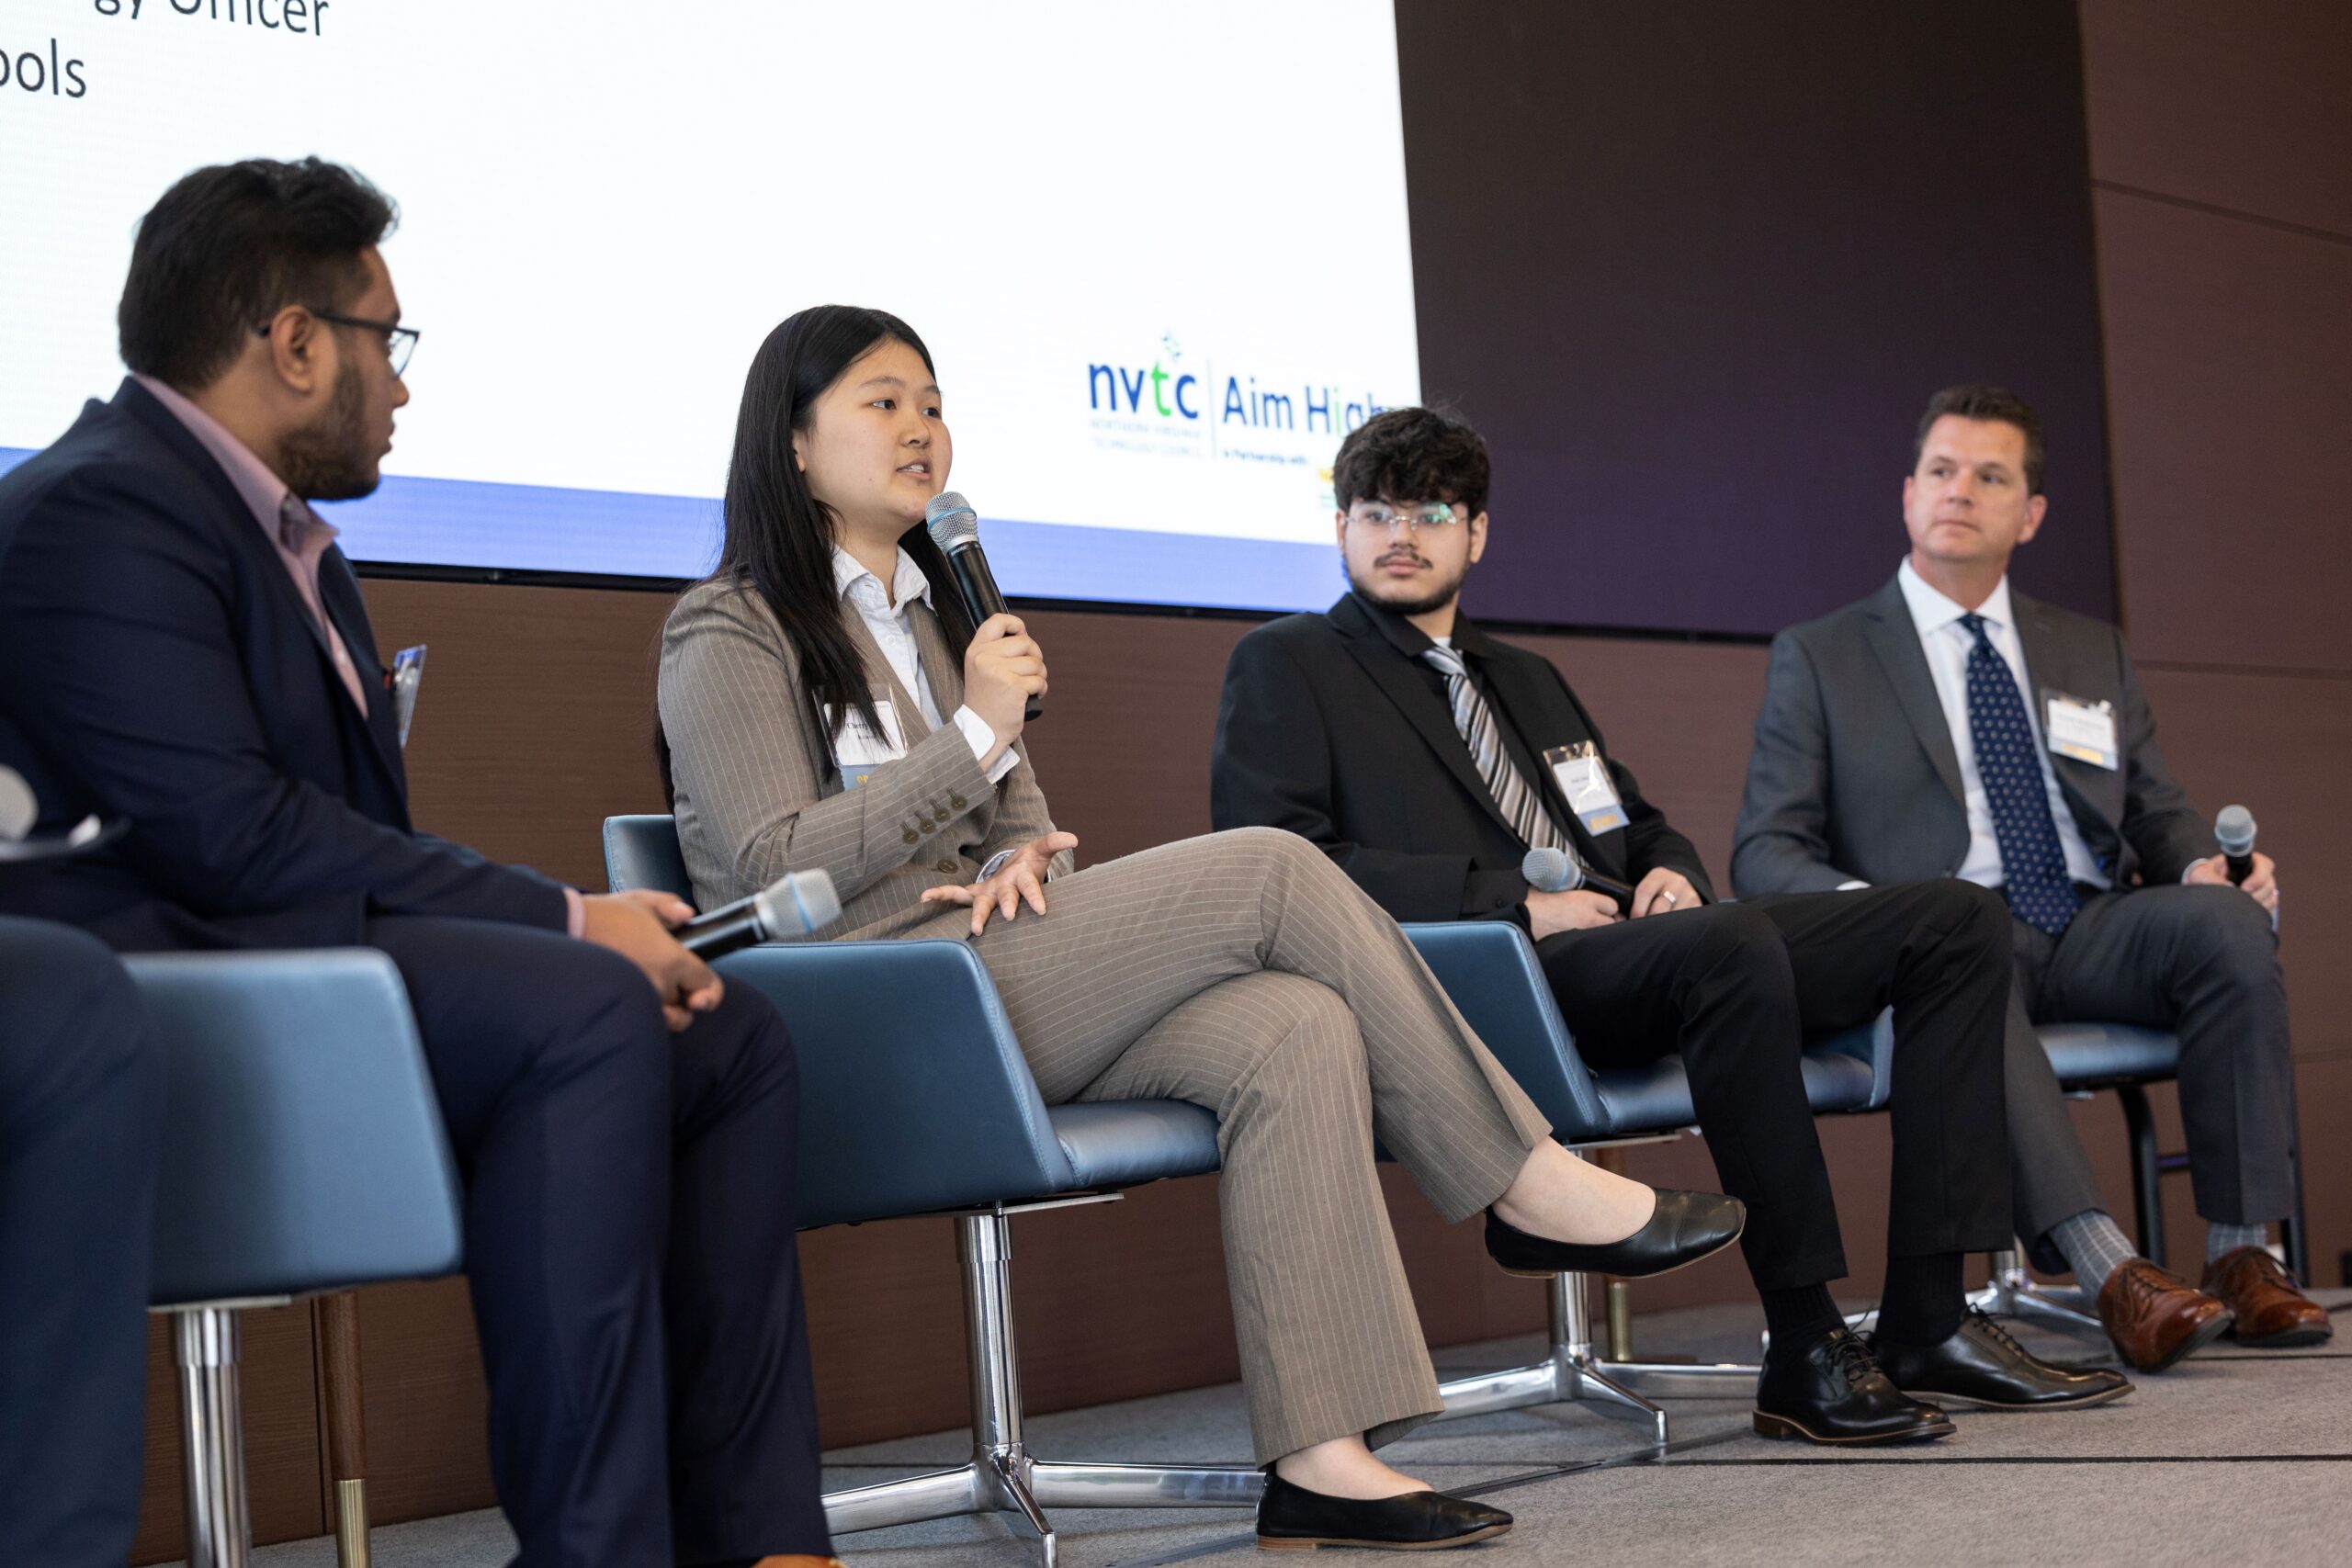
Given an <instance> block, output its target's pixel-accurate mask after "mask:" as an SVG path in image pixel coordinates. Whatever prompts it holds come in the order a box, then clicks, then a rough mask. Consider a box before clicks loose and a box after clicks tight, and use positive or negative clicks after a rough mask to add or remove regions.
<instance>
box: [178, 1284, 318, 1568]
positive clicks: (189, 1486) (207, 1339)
mask: <svg viewBox="0 0 2352 1568" xmlns="http://www.w3.org/2000/svg"><path fill="white" fill-rule="evenodd" d="M287 1300H288V1298H287V1297H284V1296H267V1297H260V1298H256V1299H254V1300H251V1301H226V1302H201V1303H194V1304H191V1305H187V1306H176V1307H172V1308H169V1309H166V1310H167V1314H168V1315H169V1316H170V1318H171V1320H172V1348H173V1352H174V1357H173V1359H175V1360H176V1361H177V1362H178V1363H179V1384H180V1450H181V1460H182V1478H183V1480H184V1482H185V1483H186V1490H187V1499H186V1500H187V1568H247V1564H248V1563H249V1562H251V1560H252V1556H253V1549H254V1532H253V1510H252V1506H251V1504H250V1502H249V1500H248V1498H247V1496H246V1494H245V1438H244V1431H245V1406H244V1388H243V1359H244V1340H243V1333H242V1332H241V1330H240V1326H239V1320H238V1315H237V1314H238V1313H239V1312H240V1311H241V1310H242V1309H243V1308H245V1307H264V1306H284V1305H285V1304H286V1303H287Z"/></svg>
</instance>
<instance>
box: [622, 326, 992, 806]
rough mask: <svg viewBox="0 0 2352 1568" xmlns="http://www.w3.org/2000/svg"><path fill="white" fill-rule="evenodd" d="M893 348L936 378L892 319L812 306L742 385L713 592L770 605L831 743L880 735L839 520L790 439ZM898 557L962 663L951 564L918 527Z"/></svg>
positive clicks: (772, 342)
mask: <svg viewBox="0 0 2352 1568" xmlns="http://www.w3.org/2000/svg"><path fill="white" fill-rule="evenodd" d="M893 339H895V340H896V341H898V342H899V343H903V344H906V345H907V346H908V347H909V348H911V349H913V350H914V351H915V353H917V354H918V355H922V363H923V368H925V369H926V370H931V371H932V372H933V374H934V375H936V374H937V371H936V369H935V368H934V367H933V365H932V362H931V350H929V349H928V348H925V347H924V346H923V342H922V338H920V337H918V336H916V335H915V330H914V329H913V328H912V327H910V326H909V325H907V323H906V322H904V321H900V320H899V318H898V317H896V316H893V315H891V314H890V313H889V312H888V311H886V310H866V309H865V308H863V307H861V306H856V305H816V306H812V307H810V308H809V309H808V310H801V311H797V312H796V313H794V314H793V315H790V316H787V317H786V318H785V319H784V321H783V322H782V323H781V324H779V325H778V326H777V327H776V329H775V331H774V332H772V333H768V335H767V341H766V342H764V343H763V344H760V351H759V353H757V354H755V355H752V368H751V372H750V374H748V375H746V376H745V377H744V378H743V403H742V408H741V411H740V412H738V414H737V415H736V419H735V450H734V455H733V457H731V458H730V459H729V462H728V465H727V499H726V535H725V540H724V542H723V543H722V544H721V546H720V547H719V553H718V567H717V568H716V569H714V570H713V571H712V572H711V575H710V578H709V580H708V581H726V582H734V583H740V584H742V585H743V586H746V587H749V588H750V589H752V591H753V592H756V593H758V594H759V596H760V597H761V598H762V599H763V600H764V601H766V603H767V606H768V608H769V609H770V610H772V611H774V612H775V618H776V622H777V624H778V625H779V626H783V628H784V635H785V636H786V637H788V638H790V639H791V642H792V649H793V652H794V653H795V654H796V655H797V656H798V658H799V660H800V676H801V684H802V688H803V692H804V694H805V695H806V697H807V700H808V702H809V705H810V707H811V709H812V711H813V712H814V713H815V715H816V716H817V722H818V724H819V726H820V728H823V727H824V723H825V717H824V716H825V713H826V711H827V710H828V709H831V713H832V725H831V734H836V735H837V734H839V733H840V732H841V728H842V725H843V724H845V723H847V722H848V719H849V716H850V714H851V713H852V712H853V711H854V712H856V713H858V714H861V715H863V716H865V721H866V723H867V724H868V725H870V726H873V727H874V728H876V729H877V730H878V729H879V728H880V717H879V716H878V715H877V714H876V711H875V707H874V693H873V691H872V689H871V688H870V687H868V686H867V684H866V681H865V665H864V664H863V662H861V661H860V660H859V659H858V656H857V645H856V644H854V643H853V642H852V641H851V640H850V635H849V628H848V626H846V625H845V624H844V623H843V621H842V606H841V596H840V594H839V593H838V592H836V591H835V589H834V587H833V525H834V523H835V521H836V518H835V516H834V513H833V509H832V508H831V506H829V505H827V504H826V503H825V502H822V501H820V500H819V499H817V497H816V496H815V495H814V494H813V493H812V492H811V491H809V479H808V476H807V475H805V474H803V473H802V472H801V471H800V465H799V464H798V463H797V462H796V461H794V459H793V455H792V437H793V434H794V433H795V432H803V433H805V432H806V431H807V430H808V429H809V421H810V419H811V418H812V417H813V415H814V413H815V409H816V403H817V400H818V399H819V398H820V397H821V396H823V395H824V392H825V389H827V388H829V387H831V385H832V384H833V383H834V382H836V381H838V380H840V379H841V378H842V372H843V371H845V370H847V369H848V368H849V367H850V366H852V365H853V364H854V363H855V362H856V361H857V360H859V359H860V358H862V357H864V356H865V354H866V353H868V352H869V351H870V350H872V349H873V348H875V347H876V345H877V344H882V343H885V342H888V341H890V340H893ZM899 548H900V549H903V550H905V551H906V552H907V554H908V555H910V556H911V557H912V558H914V562H915V564H916V565H917V566H919V567H921V568H922V574H923V576H924V577H926V578H928V579H929V580H930V581H931V587H932V594H931V597H932V604H933V608H934V609H935V610H936V611H937V613H938V615H939V619H940V624H941V626H942V628H943V629H944V631H945V632H946V634H947V642H948V646H949V648H950V649H952V650H953V651H954V653H955V655H956V658H957V659H959V660H960V659H961V658H963V656H964V649H965V648H966V647H967V645H968V644H969V643H970V642H971V640H972V631H973V627H972V626H971V624H970V621H969V619H968V618H967V616H966V615H965V614H964V608H963V601H962V600H961V599H960V598H958V597H957V596H956V580H955V578H954V577H953V576H952V575H951V574H950V572H949V570H948V568H947V558H946V557H945V556H944V555H942V554H941V553H940V549H939V547H938V546H937V545H935V544H933V543H932V540H931V536H930V534H929V533H927V532H926V531H925V530H924V529H923V527H922V525H921V524H917V525H915V526H913V527H911V528H910V529H908V530H907V532H906V533H905V534H904V535H902V536H900V537H899ZM655 739H656V741H657V749H658V750H659V751H660V753H661V761H662V784H663V786H664V788H665V789H667V788H668V786H669V784H670V767H669V761H670V759H669V746H668V743H667V738H666V737H662V736H661V735H659V734H658V733H657V735H656V737H655Z"/></svg>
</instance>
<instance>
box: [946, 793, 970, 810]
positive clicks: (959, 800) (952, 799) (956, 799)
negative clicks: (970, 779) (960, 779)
mask: <svg viewBox="0 0 2352 1568" xmlns="http://www.w3.org/2000/svg"><path fill="white" fill-rule="evenodd" d="M947 804H948V805H950V806H952V807H955V808H956V810H958V811H961V810H963V809H964V807H967V806H968V805H970V804H971V802H969V801H967V800H966V799H965V798H964V797H963V796H962V795H949V796H948V797H947Z"/></svg>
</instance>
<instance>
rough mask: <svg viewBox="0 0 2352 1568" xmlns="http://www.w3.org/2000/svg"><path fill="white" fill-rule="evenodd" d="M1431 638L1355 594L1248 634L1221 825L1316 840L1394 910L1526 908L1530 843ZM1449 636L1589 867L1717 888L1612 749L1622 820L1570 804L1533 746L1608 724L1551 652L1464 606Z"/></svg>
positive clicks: (1229, 733) (1215, 760)
mask: <svg viewBox="0 0 2352 1568" xmlns="http://www.w3.org/2000/svg"><path fill="white" fill-rule="evenodd" d="M1429 646H1430V639H1429V638H1428V637H1424V636H1422V635H1421V633H1420V631H1419V629H1418V628H1416V627H1415V626H1413V625H1412V624H1411V623H1410V622H1408V621H1407V620H1405V619H1404V618H1403V617H1401V616H1398V615H1391V614H1389V613H1388V612H1387V611H1385V610H1383V609H1380V608H1379V607H1377V606H1375V605H1373V604H1368V603H1367V602H1365V601H1364V600H1363V599H1362V598H1361V597H1359V596H1357V595H1355V594H1352V593H1351V594H1349V595H1348V596H1347V597H1346V598H1344V599H1341V600H1340V602H1339V603H1338V604H1334V605H1332V606H1331V608H1330V609H1329V610H1328V611H1326V612H1325V613H1324V614H1322V615H1285V616H1283V618H1282V619H1280V620H1277V621H1270V622H1268V623H1267V624H1266V625H1264V626H1260V627H1258V628H1257V629H1256V630H1255V631H1252V632H1251V633H1250V635H1249V636H1247V637H1243V638H1242V639H1241V641H1240V642H1239V644H1238V645H1237V646H1236V647H1235V649H1234V650H1233V657H1232V659H1231V660H1228V661H1227V664H1226V669H1225V693H1224V696H1223V698H1222V700H1221V701H1220V702H1219V704H1218V706H1217V721H1216V750H1215V751H1214V752H1213V754H1212V758H1211V761H1210V778H1209V816H1210V819H1211V821H1212V822H1213V823H1214V824H1215V825H1216V827H1218V828H1220V829H1225V828H1244V827H1252V826H1255V827H1269V828H1286V829H1289V830H1290V831H1292V832H1294V833H1296V834H1298V835H1300V836H1301V837H1303V838H1306V839H1309V840H1313V841H1314V842H1315V843H1317V844H1318V845H1320V846H1321V847H1322V849H1323V850H1324V852H1326V853H1328V854H1329V855H1330V857H1331V858H1332V859H1333V860H1334V861H1336V862H1338V863H1339V864H1340V868H1341V869H1342V870H1344V871H1346V872H1347V874H1349V875H1350V876H1351V877H1353V878H1354V879H1355V881H1356V884H1357V885H1358V886H1361V887H1363V890H1364V891H1365V892H1367V893H1369V894H1371V895H1372V896H1373V897H1374V898H1375V899H1377V900H1378V901H1379V903H1380V906H1381V908H1385V909H1386V910H1387V911H1388V912H1389V914H1390V915H1392V916H1394V917H1395V918H1396V919H1399V920H1452V919H1464V918H1468V919H1498V918H1500V919H1517V920H1519V921H1520V922H1521V923H1522V924H1524V923H1525V921H1526V918H1527V911H1526V898H1527V891H1528V889H1527V881H1526V879H1525V878H1524V877H1522V876H1521V874H1520V870H1519V865H1520V861H1521V858H1522V857H1523V856H1524V855H1525V854H1526V852H1527V846H1526V845H1525V844H1524V843H1523V842H1521V840H1520V838H1519V835H1518V834H1517V833H1516V832H1515V831H1513V829H1511V827H1510V824H1509V823H1508V822H1506V821H1504V820H1503V817H1502V814H1501V813H1500V812H1499V811H1498V810H1497V809H1496V807H1495V803H1494V797H1493V796H1492V795H1489V794H1488V793H1487V786H1486V782H1485V781H1484V780H1483V779H1481V778H1479V776H1478V771H1477V769H1476V766H1475V765H1474V764H1473V763H1472V761H1471V760H1470V751H1469V749H1468V748H1467V747H1465V746H1464V744H1463V743H1462V737H1461V734H1460V732H1459V731H1457V730H1456V729H1455V728H1454V727H1453V711H1452V710H1451V709H1450V708H1449V707H1448V706H1447V705H1446V700H1445V688H1444V682H1443V679H1442V677H1441V676H1438V675H1437V674H1436V673H1435V671H1432V670H1431V669H1430V666H1429V665H1428V664H1426V663H1424V662H1423V661H1422V660H1421V657H1420V655H1421V651H1422V650H1423V649H1427V648H1428V647H1429ZM1453 646H1454V648H1455V649H1458V650H1459V651H1460V652H1461V654H1462V656H1463V660H1464V662H1465V663H1466V664H1467V665H1468V666H1469V668H1470V671H1471V674H1472V676H1473V678H1474V679H1476V681H1477V682H1478V684H1479V687H1480V689H1481V690H1482V691H1483V692H1484V693H1485V694H1486V695H1487V702H1488V703H1489V705H1492V706H1493V708H1494V709H1495V712H1496V716H1497V717H1498V720H1499V721H1500V723H1501V728H1502V729H1503V732H1504V739H1505V741H1506V743H1507V744H1508V745H1509V746H1510V750H1511V751H1512V753H1513V756H1514V759H1515V760H1516V761H1518V763H1519V765H1520V769H1521V772H1522V773H1524V774H1525V775H1526V776H1527V777H1528V779H1529V780H1530V781H1531V782H1532V783H1533V784H1535V785H1536V786H1537V787H1538V788H1539V789H1540V790H1542V792H1543V794H1544V803H1545V805H1546V806H1548V807H1550V808H1551V811H1552V815H1553V818H1554V819H1555V821H1558V822H1560V823H1562V824H1564V825H1566V828H1567V829H1568V831H1569V833H1570V834H1571V835H1572V836H1573V838H1574V839H1575V840H1576V845H1577V852H1579V853H1580V854H1582V855H1583V856H1584V858H1585V860H1586V863H1588V864H1589V865H1591V866H1592V867H1593V869H1594V870H1596V871H1599V872H1601V873H1603V874H1607V875H1610V876H1613V877H1616V878H1618V879H1620V880H1622V881H1626V882H1637V881H1639V880H1640V879H1641V877H1642V876H1643V875H1644V874H1646V873H1647V872H1649V871H1650V870H1652V869H1653V868H1655V867H1657V866H1670V867H1672V868H1673V869H1674V870H1676V871H1679V872H1680V873H1682V874H1683V875H1685V876H1687V877H1689V878H1690V879H1691V885H1692V886H1695V887H1697V888H1698V889H1699V890H1700V892H1701V893H1702V894H1704V895H1706V896H1707V897H1713V891H1712V890H1711V888H1710V887H1709V886H1708V882H1707V874H1706V872H1705V870H1704V869H1703V868H1702V866H1701V865H1700V863H1699V854H1698V852H1697V851H1696V850H1695V849H1693V848H1692V847H1691V840H1688V839H1686V838H1684V837H1683V836H1682V835H1681V834H1679V833H1678V832H1676V831H1675V830H1674V829H1672V828H1670V827H1668V825H1667V821H1666V818H1665V816H1664V814H1663V813H1661V812H1660V811H1659V810H1658V809H1657V807H1655V806H1652V805H1651V804H1650V803H1649V802H1648V801H1646V800H1645V799H1644V798H1643V797H1642V792H1641V788H1640V786H1639V785H1638V784H1635V783H1634V775H1633V774H1632V773H1630V772H1629V771H1627V769H1626V768H1625V766H1624V765H1623V763H1622V762H1619V761H1617V760H1616V759H1614V758H1611V759H1610V761H1609V771H1610V773H1611V775H1612V776H1613V777H1614V778H1615V780H1616V783H1617V793H1618V795H1620V796H1621V797H1622V798H1623V802H1624V806H1625V817H1626V822H1625V826H1624V827H1623V828H1618V829H1611V830H1610V831H1609V832H1606V833H1602V834H1600V835H1599V836H1598V837H1596V836H1594V835H1592V834H1590V833H1588V832H1586V831H1585V829H1584V826H1583V824H1582V823H1581V822H1579V821H1578V820H1577V818H1576V815H1575V814H1574V813H1573V812H1571V811H1569V810H1568V808H1567V804H1566V801H1564V800H1563V799H1561V797H1560V793H1559V791H1558V789H1557V788H1556V787H1555V784H1554V783H1553V780H1552V776H1551V773H1550V770H1548V769H1545V768H1542V767H1540V766H1538V765H1537V763H1536V759H1537V757H1538V756H1539V755H1540V754H1541V753H1542V752H1543V751H1544V750H1546V749H1548V748H1550V747H1554V746H1570V745H1575V744H1577V743H1578V742H1581V741H1586V740H1589V741H1591V742H1592V743H1593V744H1594V745H1595V746H1598V747H1600V750H1601V752H1602V754H1603V755H1604V756H1605V755H1607V751H1608V747H1607V745H1606V744H1605V743H1604V742H1603V741H1602V740H1601V737H1600V728H1599V727H1598V726H1597V725H1595V724H1594V723H1593V722H1592V718H1591V716H1590V715H1589V714H1587V713H1586V712H1585V710H1584V705H1582V704H1580V703H1579V702H1577V697H1576V694H1575V693H1574V692H1572V691H1570V690H1569V689H1568V684H1567V682H1566V681H1563V680H1562V679H1561V678H1560V672H1559V671H1556V670H1555V669H1554V668H1553V667H1552V665H1551V662H1550V661H1549V660H1545V659H1544V658H1542V657H1541V656H1540V655H1537V654H1533V653H1530V652H1528V651H1527V650H1526V649H1521V648H1513V647H1511V646H1510V644H1508V643H1502V642H1497V641H1496V640H1495V639H1494V638H1492V637H1488V636H1487V635H1486V634H1485V633H1484V632H1482V631H1480V630H1479V629H1478V628H1477V627H1476V626H1474V625H1473V624H1471V622H1470V621H1469V620H1468V619H1467V618H1466V617H1462V618H1457V619H1456V620H1455V622H1454V630H1453Z"/></svg>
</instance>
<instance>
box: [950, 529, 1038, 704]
mask: <svg viewBox="0 0 2352 1568" xmlns="http://www.w3.org/2000/svg"><path fill="white" fill-rule="evenodd" d="M922 525H923V529H924V531H925V532H926V533H928V534H930V536H931V542H932V543H933V544H934V545H937V546H938V547H939V551H940V553H941V554H942V555H944V556H945V557H946V558H947V566H948V570H951V571H953V572H954V573H955V574H956V594H957V596H958V597H959V598H961V599H962V600H963V601H964V613H965V614H966V615H969V616H971V618H972V625H973V626H978V625H979V624H980V623H981V622H982V621H985V620H987V619H988V618H989V616H990V615H1003V614H1005V604H1004V594H1003V592H1002V591H1001V590H1000V589H999V588H998V587H997V585H996V575H995V574H994V573H993V572H991V571H989V558H988V557H987V556H986V555H984V554H982V553H981V550H980V514H979V513H977V512H975V511H973V510H972V503H971V502H968V501H966V500H965V499H964V498H963V497H962V496H961V495H959V494H957V493H956V491H952V490H946V491H940V492H939V493H938V494H937V495H934V496H933V497H932V498H931V504H930V505H928V506H926V507H924V508H923V509H922ZM1045 711H1046V705H1045V702H1044V700H1043V699H1042V698H1039V697H1037V696H1035V695H1032V696H1031V697H1030V698H1029V700H1028V701H1027V702H1026V703H1023V705H1022V722H1023V723H1024V724H1035V722H1036V721H1037V717H1038V716H1039V715H1041V714H1043V713H1044V712H1045Z"/></svg>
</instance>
